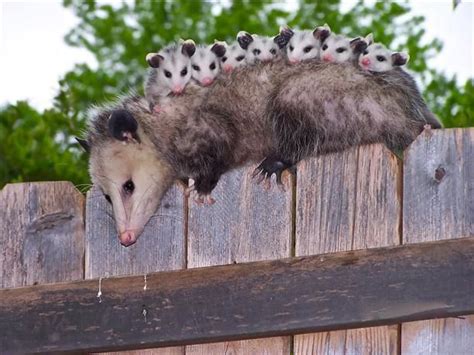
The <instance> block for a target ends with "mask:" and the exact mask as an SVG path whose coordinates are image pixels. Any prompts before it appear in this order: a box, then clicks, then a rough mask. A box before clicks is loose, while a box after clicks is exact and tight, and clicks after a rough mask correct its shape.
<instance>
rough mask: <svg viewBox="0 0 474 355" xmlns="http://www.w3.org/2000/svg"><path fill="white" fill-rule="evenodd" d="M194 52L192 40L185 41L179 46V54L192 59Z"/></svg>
mask: <svg viewBox="0 0 474 355" xmlns="http://www.w3.org/2000/svg"><path fill="white" fill-rule="evenodd" d="M194 52H196V43H194V41H193V40H192V39H187V40H186V41H184V42H183V44H181V53H183V54H184V55H187V56H188V57H192V56H193V54H194Z"/></svg>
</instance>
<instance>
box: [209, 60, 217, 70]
mask: <svg viewBox="0 0 474 355" xmlns="http://www.w3.org/2000/svg"><path fill="white" fill-rule="evenodd" d="M209 69H211V70H214V69H216V63H214V62H212V63H211V65H209Z"/></svg>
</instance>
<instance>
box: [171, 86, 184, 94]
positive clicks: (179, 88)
mask: <svg viewBox="0 0 474 355" xmlns="http://www.w3.org/2000/svg"><path fill="white" fill-rule="evenodd" d="M183 91H184V86H175V87H174V88H173V94H175V95H181V94H182V93H183Z"/></svg>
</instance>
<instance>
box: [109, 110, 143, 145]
mask: <svg viewBox="0 0 474 355" xmlns="http://www.w3.org/2000/svg"><path fill="white" fill-rule="evenodd" d="M137 129H138V122H137V120H136V119H135V118H134V117H133V115H132V114H131V113H130V111H127V110H123V109H120V110H114V111H112V113H111V114H110V117H109V133H110V135H111V136H112V137H114V138H116V139H118V140H119V141H131V140H132V139H135V140H137V141H138V142H139V141H140V140H139V139H138V135H137Z"/></svg>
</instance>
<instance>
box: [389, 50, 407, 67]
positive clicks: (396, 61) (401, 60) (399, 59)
mask: <svg viewBox="0 0 474 355" xmlns="http://www.w3.org/2000/svg"><path fill="white" fill-rule="evenodd" d="M408 59H410V56H409V55H408V54H407V53H404V52H395V53H392V64H393V65H395V66H397V67H399V66H401V65H405V64H406V63H407V62H408Z"/></svg>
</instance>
